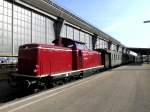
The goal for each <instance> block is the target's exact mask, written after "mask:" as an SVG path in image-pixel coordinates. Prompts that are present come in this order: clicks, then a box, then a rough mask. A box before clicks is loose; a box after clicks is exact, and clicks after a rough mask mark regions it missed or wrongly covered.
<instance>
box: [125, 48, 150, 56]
mask: <svg viewBox="0 0 150 112" xmlns="http://www.w3.org/2000/svg"><path fill="white" fill-rule="evenodd" d="M128 49H129V50H131V51H133V52H135V53H138V54H141V55H150V48H131V47H129V48H128Z"/></svg>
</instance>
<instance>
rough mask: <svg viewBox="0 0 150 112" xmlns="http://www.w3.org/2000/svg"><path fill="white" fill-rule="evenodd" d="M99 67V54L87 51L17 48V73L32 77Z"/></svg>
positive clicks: (61, 48) (53, 47) (58, 48)
mask: <svg viewBox="0 0 150 112" xmlns="http://www.w3.org/2000/svg"><path fill="white" fill-rule="evenodd" d="M100 65H101V54H100V53H98V52H96V51H89V50H79V49H76V50H72V49H71V48H66V47H59V46H54V45H44V44H26V45H23V46H21V47H20V48H19V58H18V73H20V74H24V75H32V76H42V75H45V74H49V75H51V74H56V73H63V72H68V71H72V70H79V69H86V68H91V67H96V66H100Z"/></svg>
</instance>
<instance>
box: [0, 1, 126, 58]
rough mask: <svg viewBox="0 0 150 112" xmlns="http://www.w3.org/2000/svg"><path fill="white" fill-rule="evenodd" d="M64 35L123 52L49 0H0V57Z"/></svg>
mask: <svg viewBox="0 0 150 112" xmlns="http://www.w3.org/2000/svg"><path fill="white" fill-rule="evenodd" d="M59 37H65V38H71V39H74V40H76V41H81V42H84V43H85V44H86V47H87V48H88V49H90V50H93V49H95V48H102V49H109V50H114V51H115V50H116V51H118V52H127V50H126V48H125V46H123V45H122V44H121V43H120V42H119V41H117V40H116V39H114V38H112V37H111V36H110V35H108V34H106V33H104V32H103V31H101V30H99V29H97V28H96V27H94V26H92V25H91V24H89V23H88V22H86V21H85V20H83V19H81V18H79V17H78V16H76V15H75V14H73V13H71V12H70V11H68V10H66V9H65V8H63V7H61V6H60V5H58V4H56V3H54V2H52V1H50V0H0V56H17V55H18V47H19V46H20V45H23V44H27V43H41V44H52V41H53V40H54V39H55V38H59Z"/></svg>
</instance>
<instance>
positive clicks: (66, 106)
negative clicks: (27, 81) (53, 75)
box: [0, 63, 150, 112]
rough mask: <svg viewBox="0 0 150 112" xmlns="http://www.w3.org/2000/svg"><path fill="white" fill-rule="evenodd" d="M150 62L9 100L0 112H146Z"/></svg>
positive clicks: (149, 107)
mask: <svg viewBox="0 0 150 112" xmlns="http://www.w3.org/2000/svg"><path fill="white" fill-rule="evenodd" d="M149 111H150V64H146V63H145V64H131V65H126V66H121V67H118V68H115V69H111V70H108V71H105V72H102V73H99V74H96V75H93V76H90V77H87V78H84V79H81V80H77V81H75V82H72V83H68V84H66V85H63V86H60V87H57V88H54V89H50V90H46V91H43V92H40V93H37V94H34V95H30V96H27V97H24V98H21V99H19V100H15V101H11V102H8V103H6V104H3V105H1V106H0V112H149Z"/></svg>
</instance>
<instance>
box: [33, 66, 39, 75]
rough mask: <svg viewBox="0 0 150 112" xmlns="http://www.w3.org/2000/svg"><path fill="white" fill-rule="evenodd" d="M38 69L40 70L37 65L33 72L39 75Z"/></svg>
mask: <svg viewBox="0 0 150 112" xmlns="http://www.w3.org/2000/svg"><path fill="white" fill-rule="evenodd" d="M38 68H39V65H35V69H34V70H33V72H34V73H37V72H38Z"/></svg>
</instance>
